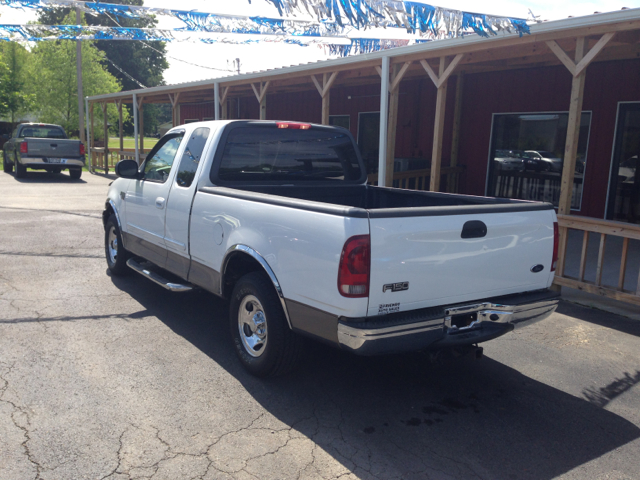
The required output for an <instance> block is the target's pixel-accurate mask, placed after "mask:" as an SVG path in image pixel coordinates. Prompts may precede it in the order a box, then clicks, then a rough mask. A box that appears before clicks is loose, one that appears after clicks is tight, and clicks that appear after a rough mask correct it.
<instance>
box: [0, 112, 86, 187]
mask: <svg viewBox="0 0 640 480" xmlns="http://www.w3.org/2000/svg"><path fill="white" fill-rule="evenodd" d="M84 155H85V150H84V145H83V143H82V142H81V141H80V140H69V139H68V138H67V134H66V133H65V132H64V129H63V128H62V127H61V126H60V125H49V124H45V123H22V124H20V125H18V126H17V127H16V129H15V130H14V131H13V133H12V134H11V138H10V139H9V140H8V141H7V142H6V143H5V144H4V146H3V148H2V166H3V169H4V171H5V172H6V173H11V172H13V171H14V169H15V174H14V175H15V177H16V178H23V177H25V176H26V175H27V168H31V169H34V170H46V171H47V172H51V173H60V172H61V171H62V170H66V169H68V170H69V176H70V177H71V178H74V179H78V178H80V176H81V175H82V167H83V166H84V163H85V156H84Z"/></svg>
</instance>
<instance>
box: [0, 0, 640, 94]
mask: <svg viewBox="0 0 640 480" xmlns="http://www.w3.org/2000/svg"><path fill="white" fill-rule="evenodd" d="M107 3H108V2H107ZM425 3H429V4H432V5H437V6H440V7H443V8H451V9H455V10H463V11H470V12H478V13H486V14H491V15H498V16H507V17H518V18H527V17H530V14H529V11H531V12H533V14H534V15H535V16H536V17H538V18H539V19H541V20H560V19H563V18H567V17H569V16H573V17H579V16H584V15H591V14H593V13H594V12H602V13H604V12H611V11H615V10H620V9H621V8H623V7H627V8H640V0H591V1H582V0H565V1H564V2H559V1H558V0H537V1H529V2H523V1H506V0H486V1H485V2H484V3H483V4H482V7H481V8H480V6H479V2H478V1H477V0H446V1H444V0H443V1H442V2H440V3H436V2H434V3H431V2H425ZM144 4H145V6H147V7H158V8H179V9H181V10H198V11H201V12H208V13H227V14H237V15H261V16H269V17H278V11H277V10H276V9H275V7H273V6H272V5H271V4H270V3H269V2H268V1H267V0H252V1H251V3H249V1H248V0H180V2H176V0H145V2H144ZM34 19H35V14H34V13H33V12H32V11H31V10H30V9H25V10H24V11H23V10H20V9H13V8H10V7H7V6H0V23H3V24H24V23H27V22H28V21H29V20H34ZM182 26H184V25H183V23H182V22H180V21H179V20H176V19H171V18H168V17H164V16H158V28H168V29H172V28H180V27H182ZM368 35H370V34H368ZM167 56H168V58H167V59H168V61H169V68H168V69H167V70H166V71H165V72H164V78H165V81H166V83H167V84H175V83H183V82H190V81H197V80H203V79H208V78H216V77H222V76H226V75H230V74H232V72H231V71H230V70H232V69H233V68H234V60H235V59H237V58H238V59H240V71H241V73H247V72H253V71H258V70H266V69H271V68H277V67H282V66H288V65H297V64H301V63H308V62H316V61H319V60H324V59H327V58H331V57H330V56H329V55H328V52H325V50H324V48H323V47H318V46H307V47H300V46H297V45H279V44H251V45H228V44H213V45H204V44H198V43H186V42H184V43H182V42H181V43H178V42H173V43H167Z"/></svg>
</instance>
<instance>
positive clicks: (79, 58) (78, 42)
mask: <svg viewBox="0 0 640 480" xmlns="http://www.w3.org/2000/svg"><path fill="white" fill-rule="evenodd" d="M81 23H82V16H81V15H80V8H78V7H76V25H80V24H81ZM76 75H77V77H78V135H79V136H80V141H81V142H82V143H85V140H86V138H85V135H84V101H83V98H84V95H83V89H82V40H76ZM108 140H109V139H105V142H106V141H108Z"/></svg>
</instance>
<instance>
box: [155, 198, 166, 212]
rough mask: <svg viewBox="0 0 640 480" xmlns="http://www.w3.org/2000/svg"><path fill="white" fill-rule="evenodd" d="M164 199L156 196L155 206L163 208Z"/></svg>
mask: <svg viewBox="0 0 640 480" xmlns="http://www.w3.org/2000/svg"><path fill="white" fill-rule="evenodd" d="M164 202H165V199H164V198H162V197H158V198H156V208H160V209H163V208H164Z"/></svg>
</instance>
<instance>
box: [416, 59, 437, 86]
mask: <svg viewBox="0 0 640 480" xmlns="http://www.w3.org/2000/svg"><path fill="white" fill-rule="evenodd" d="M420 65H422V68H424V71H425V72H427V75H429V78H430V79H431V81H432V82H433V84H434V85H435V86H436V88H438V80H439V78H438V75H436V72H434V71H433V68H431V65H429V63H428V62H427V61H426V60H420Z"/></svg>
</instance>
